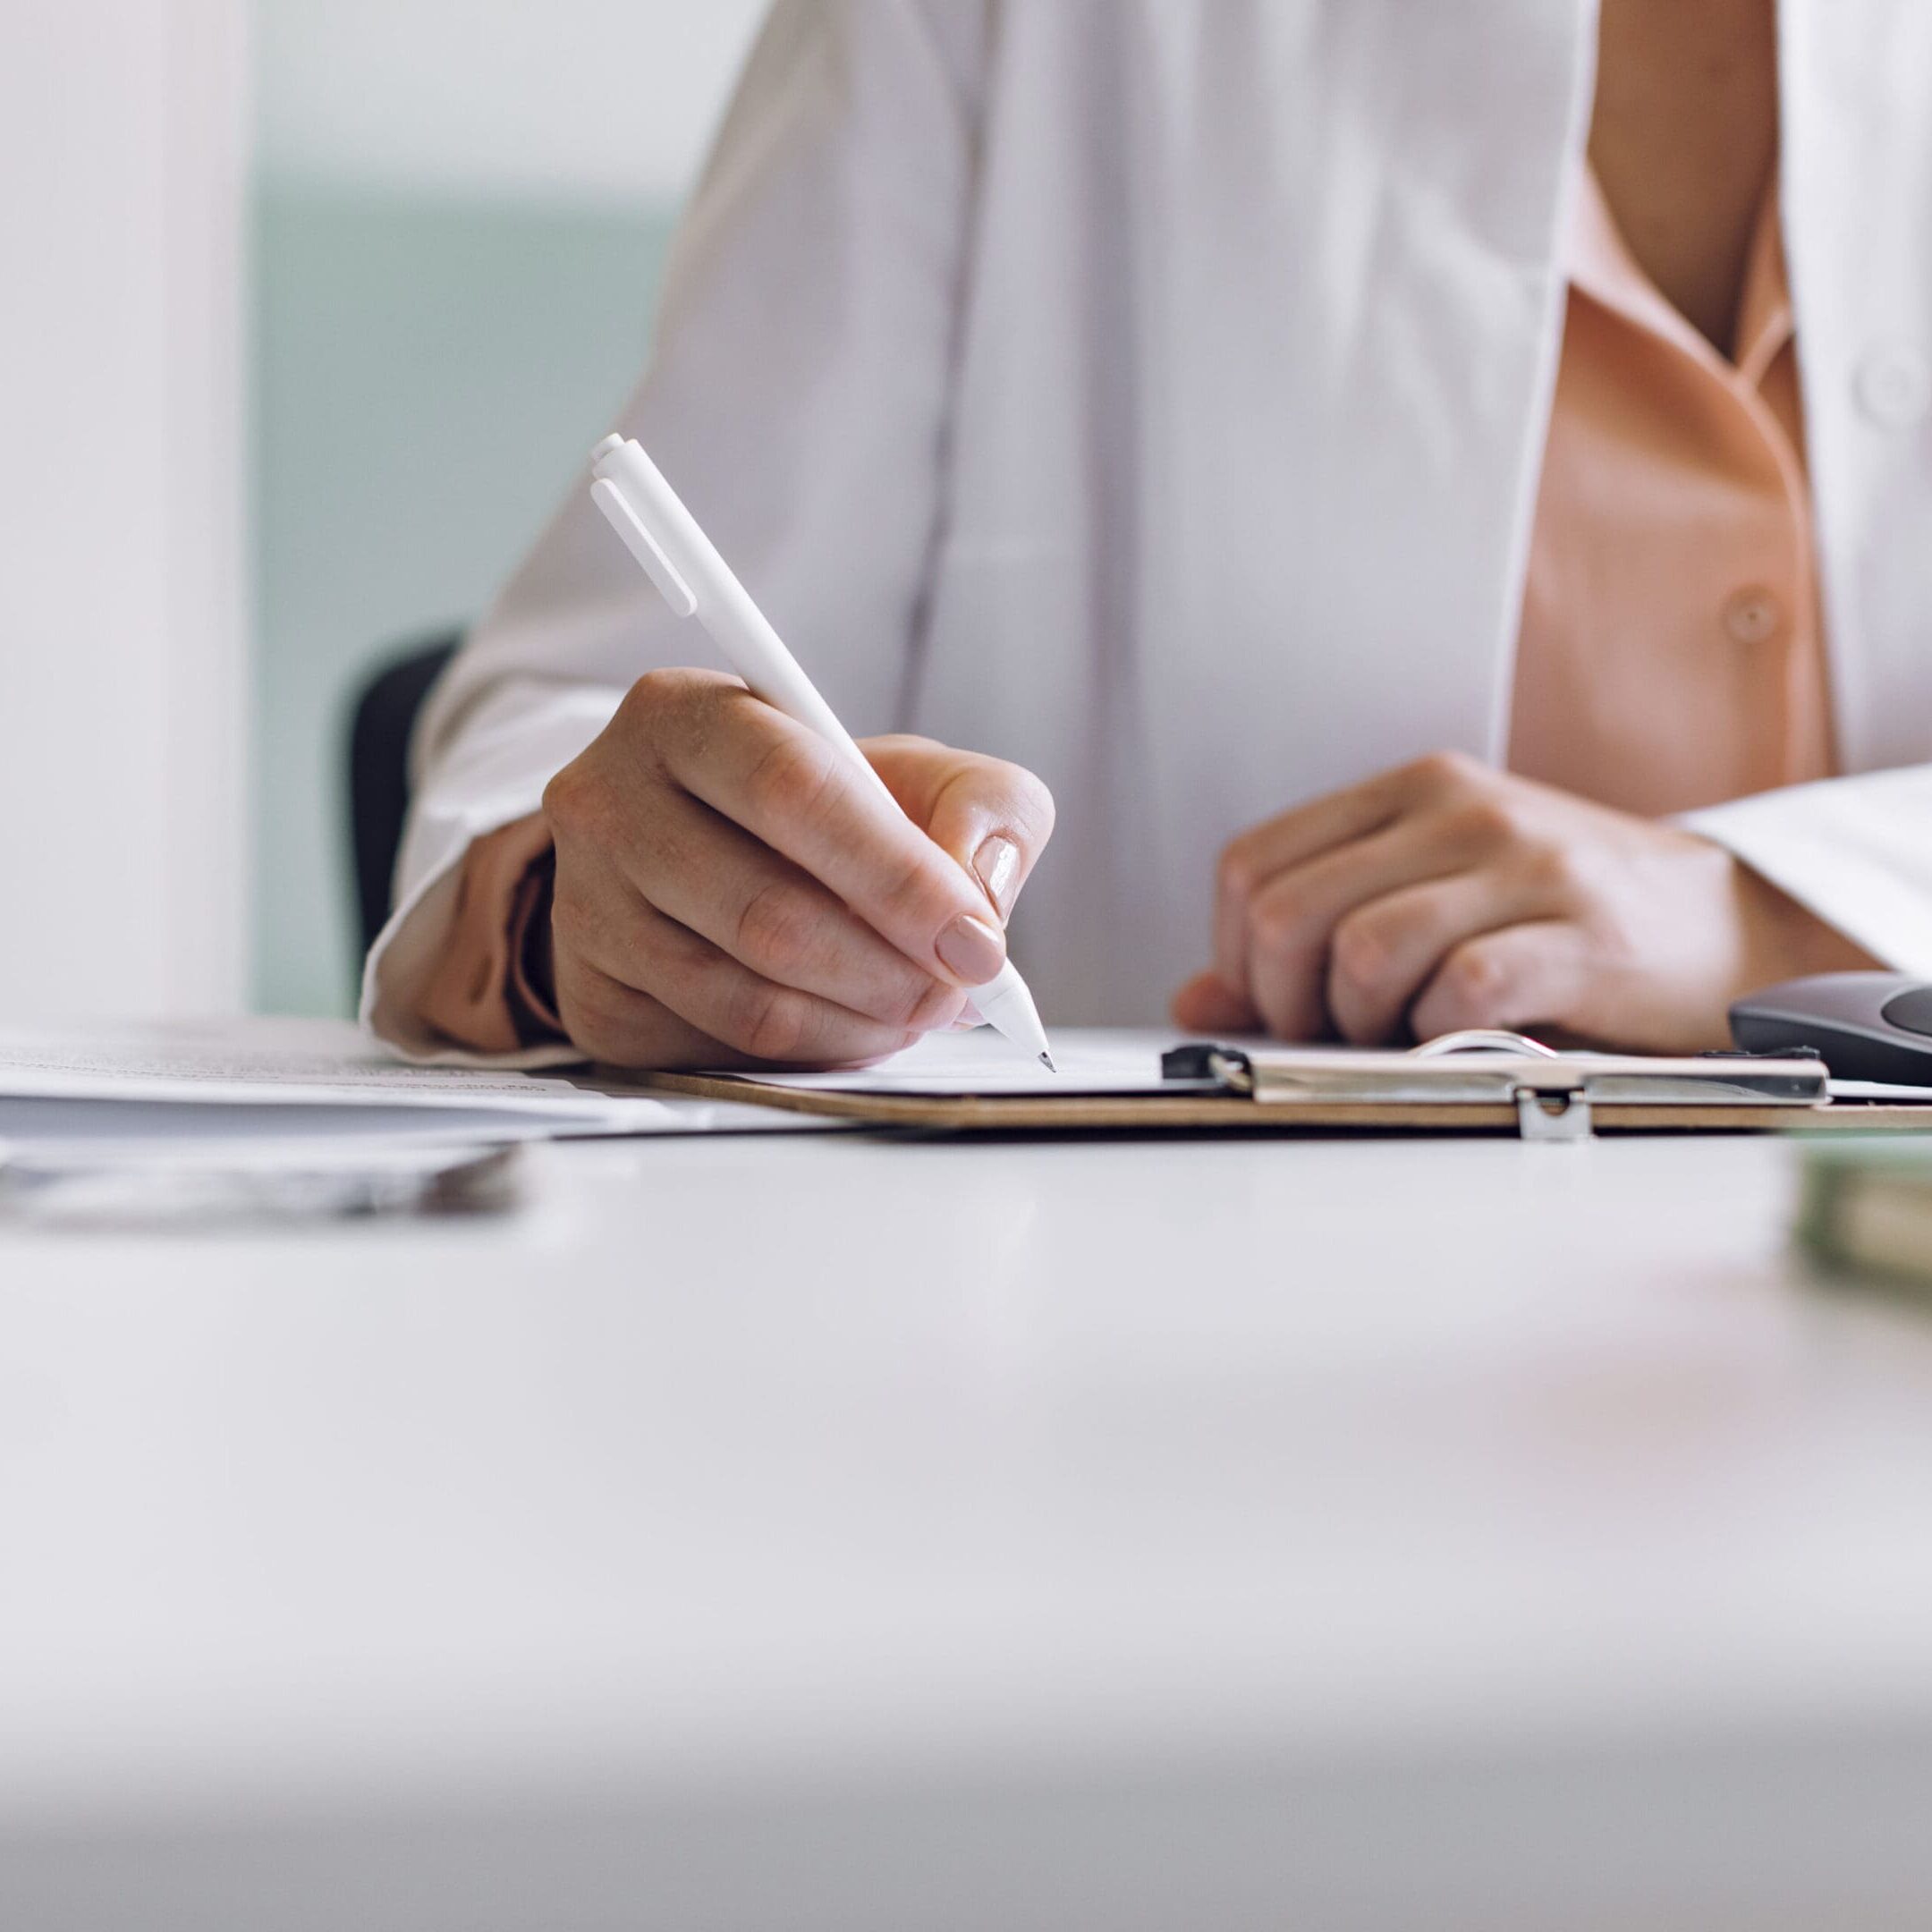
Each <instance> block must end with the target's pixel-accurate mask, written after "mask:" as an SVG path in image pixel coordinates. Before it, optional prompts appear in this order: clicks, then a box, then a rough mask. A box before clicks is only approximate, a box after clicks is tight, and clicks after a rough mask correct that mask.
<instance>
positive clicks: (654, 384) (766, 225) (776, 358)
mask: <svg viewBox="0 0 1932 1932" xmlns="http://www.w3.org/2000/svg"><path fill="white" fill-rule="evenodd" d="M984 33H985V9H984V8H983V7H981V6H979V5H977V4H962V0H781V4H778V5H777V6H775V8H774V9H773V11H772V13H771V14H770V16H769V17H768V19H767V22H766V24H765V27H764V30H763V32H762V33H761V35H760V36H759V38H758V43H757V46H756V47H755V48H754V50H753V52H752V55H751V57H750V63H749V64H748V65H747V67H746V70H745V72H744V75H743V77H742V79H741V82H740V84H739V89H738V93H737V96H736V98H735V100H734V102H733V106H732V108H731V111H730V113H729V114H728V115H727V117H726V120H725V123H724V128H723V130H722V131H721V133H720V135H719V138H718V141H717V144H716V148H715V149H714V151H713V154H712V156H711V158H710V161H709V163H708V165H707V168H706V170H705V174H704V176H703V179H702V181H701V182H700V183H699V189H698V191H697V193H696V195H695V197H694V199H693V200H692V203H691V208H690V209H689V211H688V213H687V215H686V216H685V219H684V221H683V224H682V227H681V230H680V233H679V235H678V239H677V241H676V243H675V244H674V248H673V250H672V258H671V262H670V266H669V268H668V271H667V275H666V279H665V296H664V300H663V302H662V305H661V308H660V312H659V316H658V322H657V335H656V343H655V347H654V352H653V354H652V357H651V360H650V365H649V368H648V370H647V372H646V374H645V377H644V380H643V382H642V384H641V385H640V387H639V389H638V390H637V392H636V393H635V394H634V395H633V396H632V397H631V400H630V402H628V403H627V404H626V406H625V407H624V409H623V411H622V413H621V414H620V416H619V418H618V419H617V421H616V423H615V425H614V427H615V428H618V429H619V430H621V431H622V432H623V434H625V435H627V436H635V437H637V438H638V439H639V441H640V442H641V443H642V444H643V445H644V446H645V447H646V448H647V449H648V450H649V451H650V453H651V454H652V455H653V456H654V457H655V458H656V459H657V463H658V465H659V467H660V468H661V469H662V470H664V472H665V476H666V477H667V478H668V479H670V481H671V483H672V484H673V486H674V487H675V488H676V489H677V490H678V492H679V493H680V495H681V496H683V498H684V499H685V501H686V502H687V503H688V504H690V506H691V510H692V512H693V513H695V515H696V516H697V518H698V520H699V522H700V523H702V524H703V525H704V526H705V527H706V529H707V530H708V531H709V532H710V534H711V536H712V538H714V540H715V541H716V544H717V546H718V547H719V549H720V550H721V551H722V552H723V553H724V555H725V557H726V558H727V559H728V560H729V561H730V562H731V563H732V564H733V567H734V568H735V569H736V570H737V572H738V573H739V575H740V576H741V578H742V579H743V580H744V582H745V584H746V587H747V588H748V589H750V592H751V594H752V596H753V597H756V598H757V599H758V602H759V603H760V605H761V606H763V607H764V608H765V610H766V612H767V614H768V615H769V616H770V617H771V619H772V620H773V622H774V623H775V624H776V625H777V627H778V629H779V631H781V633H782V634H784V636H785V637H786V639H787V640H788V641H789V642H790V643H791V645H792V648H793V649H794V650H795V651H796V652H797V654H798V656H799V657H800V658H801V661H802V662H803V663H804V664H805V665H806V666H807V667H808V669H809V671H810V673H811V675H812V677H813V680H814V682H817V683H818V686H819V688H820V689H821V690H822V691H824V692H825V694H826V698H827V699H829V700H830V702H831V704H832V706H833V708H834V709H835V710H836V711H837V712H838V713H839V715H840V716H841V717H842V718H843V720H844V721H845V723H846V724H848V725H849V726H850V727H851V729H852V732H853V733H855V734H856V735H860V736H863V735H865V734H867V733H872V732H879V731H885V730H890V729H893V728H894V727H895V726H896V725H897V724H899V723H900V722H901V720H902V713H903V710H904V707H905V703H906V699H907V695H908V692H909V689H910V683H911V658H912V652H913V649H914V645H915V637H916V632H917V628H918V612H919V607H920V604H921V601H922V597H923V594H924V590H925V586H926V580H927V577H928V572H929V569H930V562H931V556H932V552H933V548H934V542H935V537H936V527H937V522H938V519H939V516H940V513H941V504H940V485H939V478H940V474H941V461H940V456H941V450H942V447H943V445H944V441H945V434H946V408H947V397H948V393H949V389H950V371H951V363H952V359H953V346H954V331H955V325H956V318H957V311H958V309H959V306H960V301H961V297H962V284H963V281H964V272H965V271H964V258H965V249H966V236H967V233H968V230H969V226H970V199H971V192H972V179H973V159H974V150H975V145H976V136H975V129H976V115H977V99H978V94H979V64H980V62H981V59H982V54H983V47H982V42H983V38H984ZM599 427H600V428H601V427H602V426H599ZM585 454H586V462H588V457H589V450H588V445H587V447H586V452H585ZM716 662H717V660H716V655H715V653H714V652H713V650H712V649H711V648H710V646H709V644H708V640H706V639H705V638H704V637H703V636H702V635H701V634H700V633H699V631H697V630H696V629H695V627H693V626H691V625H690V624H687V623H680V622H679V621H677V620H676V619H674V617H673V616H672V614H671V613H670V611H669V610H668V609H667V608H666V607H665V606H664V605H663V604H662V602H661V601H659V599H658V598H657V593H656V592H655V591H654V590H653V589H652V588H651V586H650V584H649V581H648V579H646V578H645V576H644V575H643V573H642V572H640V570H639V569H638V567H637V565H636V564H635V563H633V562H632V561H631V558H630V556H629V555H627V554H626V553H625V551H624V549H623V547H622V546H621V545H620V544H619V543H618V542H617V540H616V538H614V536H613V535H612V533H611V531H610V530H609V529H608V528H607V527H606V525H605V524H604V522H603V521H602V519H601V517H599V515H598V514H597V511H596V509H595V508H594V507H593V506H592V504H590V502H589V495H588V488H587V487H577V486H573V487H572V489H571V491H570V494H569V497H568V499H567V501H566V502H565V504H564V506H563V509H562V510H561V511H560V512H559V513H558V514H557V516H556V517H555V521H553V522H552V523H551V525H550V527H549V528H548V530H546V531H545V533H544V535H543V536H542V538H540V539H539V541H538V544H537V547H536V548H535V550H534V551H533V552H532V553H531V555H530V557H529V558H528V560H527V561H526V562H525V563H524V564H523V565H522V567H521V570H520V571H519V572H518V573H517V574H516V576H515V578H514V579H513V580H512V582H511V584H510V586H509V588H508V589H506V590H505V591H504V595H503V597H501V599H500V600H499V601H498V603H497V604H496V607H495V608H494V609H493V610H492V611H491V612H490V614H488V616H487V618H486V619H485V620H484V622H483V623H481V624H480V625H479V627H478V628H477V630H476V631H474V632H473V633H472V634H471V636H470V640H469V641H468V643H467V644H466V645H465V647H464V648H463V650H462V653H461V654H460V656H459V657H458V658H457V660H456V662H455V663H454V665H453V666H452V668H451V670H450V672H449V674H447V675H446V676H445V678H444V679H443V680H442V681H441V682H440V683H439V684H438V686H437V688H436V692H435V694H434V695H433V697H432V699H431V700H430V703H429V705H428V708H427V710H426V713H425V716H424V718H423V721H422V724H421V726H420V727H419V731H418V733H417V740H416V744H415V748H414V751H415V756H414V760H413V776H414V788H413V789H414V803H413V807H412V809H411V817H410V822H409V825H408V827H407V830H406V833H405V837H404V842H403V848H402V856H401V859H400V860H399V863H398V868H397V877H396V891H395V902H396V911H395V913H394V917H393V918H392V919H390V921H389V923H388V925H387V926H386V928H385V929H384V931H383V933H382V935H381V936H380V937H379V938H378V939H377V943H376V945H375V947H374V948H373V949H372V951H371V953H370V954H369V962H368V965H367V967H366V969H365V972H364V977H363V992H362V1013H363V1019H364V1021H365V1022H366V1023H367V1024H368V1025H369V1026H370V1027H371V1028H372V1029H373V1030H375V1031H376V1032H377V1034H378V1035H379V1036H380V1037H381V1038H384V1039H386V1040H387V1041H388V1042H390V1043H391V1044H392V1045H393V1046H394V1047H398V1048H399V1049H401V1050H402V1051H403V1052H404V1053H406V1054H409V1055H412V1056H418V1057H423V1058H440V1059H460V1060H469V1059H476V1058H479V1057H481V1056H477V1055H467V1054H461V1053H458V1052H456V1051H454V1050H453V1048H452V1047H451V1046H450V1043H449V1042H448V1041H447V1040H445V1039H443V1038H439V1037H438V1036H436V1034H435V1033H434V1032H433V1031H432V1030H430V1029H429V1028H428V1026H427V1024H426V1022H425V1021H423V1019H422V1017H421V1013H420V1004H419V1001H420V994H421V989H422V987H423V984H424V982H425V979H426V978H427V975H428V972H429V970H431V969H432V968H433V966H434V964H435V962H436V958H437V954H438V949H439V948H440V946H441V945H442V944H443V942H444V938H445V934H446V932H447V930H448V927H449V922H450V917H451V912H452V909H453V897H454V893H455V885H456V879H455V875H456V872H457V869H459V867H460V865H461V862H462V855H463V852H464V851H465V850H466V849H467V847H468V845H469V843H470V841H471V840H472V839H474V838H476V837H478V836H479V835H482V834H484V833H486V832H489V831H493V830H494V829H496V827H497V826H501V825H504V824H507V823H508V822H509V821H510V820H512V819H514V818H521V817H523V816H524V815H525V814H527V813H530V812H532V811H534V810H536V809H537V808H538V803H539V801H540V800H541V798H542V795H543V791H544V787H545V785H546V784H547V783H548V781H549V779H550V778H551V777H552V776H553V775H555V772H556V771H557V770H558V769H559V768H560V767H563V765H565V764H567V763H569V762H570V760H571V759H572V758H574V757H575V756H576V755H577V754H578V752H580V750H582V749H583V748H584V747H585V746H586V745H588V744H589V742H590V741H591V740H592V739H594V738H595V737H596V736H597V733H599V732H600V731H601V730H602V729H603V727H604V726H605V724H606V723H607V722H608V721H609V719H610V716H611V715H612V713H613V712H614V710H615V709H616V707H617V705H618V702H619V701H620V699H622V697H623V693H624V692H625V691H627V690H628V689H629V688H630V686H631V684H632V683H633V682H635V681H636V680H637V679H638V678H639V677H640V676H641V675H642V674H644V673H646V672H648V671H650V670H653V669H659V668H663V667H666V666H670V665H685V664H697V665H716ZM568 1057H571V1055H569V1053H568V1050H567V1049H558V1048H551V1049H547V1050H540V1051H538V1052H535V1053H531V1054H526V1055H518V1056H513V1057H512V1058H511V1059H510V1060H508V1061H504V1060H502V1059H498V1060H495V1061H493V1062H492V1063H496V1064H504V1063H525V1064H533V1063H544V1062H549V1063H555V1061H557V1060H559V1059H563V1058H568Z"/></svg>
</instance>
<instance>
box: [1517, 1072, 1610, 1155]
mask: <svg viewBox="0 0 1932 1932" xmlns="http://www.w3.org/2000/svg"><path fill="white" fill-rule="evenodd" d="M1516 1131H1517V1132H1518V1133H1519V1134H1521V1136H1522V1138H1523V1139H1524V1140H1530V1141H1536V1142H1538V1144H1540V1145H1542V1146H1546V1147H1573V1146H1575V1145H1576V1144H1577V1143H1578V1142H1579V1141H1581V1140H1590V1139H1591V1138H1593V1136H1594V1135H1595V1133H1596V1123H1595V1121H1594V1120H1593V1119H1592V1118H1591V1114H1590V1103H1589V1095H1588V1094H1587V1093H1585V1092H1584V1091H1583V1089H1581V1088H1580V1087H1557V1088H1539V1087H1519V1088H1518V1089H1516Z"/></svg>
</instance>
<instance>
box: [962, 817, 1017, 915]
mask: <svg viewBox="0 0 1932 1932" xmlns="http://www.w3.org/2000/svg"><path fill="white" fill-rule="evenodd" d="M973 870H974V871H975V872H977V873H978V874H979V883H980V884H981V885H984V886H985V887H986V890H987V898H988V899H990V900H991V901H992V902H993V903H994V905H995V906H996V908H997V909H998V911H999V916H1000V917H1001V918H1002V919H1004V918H1005V917H1006V916H1007V914H1008V913H1010V912H1011V911H1013V897H1014V894H1017V893H1018V891H1019V890H1020V848H1019V847H1018V846H1017V845H1016V844H1014V843H1013V841H1012V840H1011V839H1010V838H1008V837H1007V836H1006V835H1005V834H1004V832H996V833H995V834H994V835H993V836H992V837H991V838H989V839H988V840H987V842H986V843H985V844H983V845H982V846H981V847H980V848H979V851H978V852H975V853H974V854H973Z"/></svg>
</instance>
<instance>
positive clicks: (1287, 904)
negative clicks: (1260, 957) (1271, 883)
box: [1248, 893, 1303, 957]
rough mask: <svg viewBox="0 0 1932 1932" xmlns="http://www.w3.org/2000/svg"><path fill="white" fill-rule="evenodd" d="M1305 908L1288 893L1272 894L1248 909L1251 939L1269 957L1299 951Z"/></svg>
mask: <svg viewBox="0 0 1932 1932" xmlns="http://www.w3.org/2000/svg"><path fill="white" fill-rule="evenodd" d="M1302 923H1303V922H1302V916H1301V907H1300V906H1298V905H1297V904H1296V903H1295V902H1294V901H1293V900H1292V898H1290V897H1289V896H1288V895H1287V894H1285V893H1268V894H1263V896H1262V897H1261V898H1260V899H1258V900H1257V901H1255V902H1254V903H1253V904H1251V905H1250V907H1249V910H1248V932H1249V937H1250V940H1251V941H1252V942H1253V945H1254V946H1255V949H1256V950H1257V951H1258V952H1259V953H1264V954H1267V956H1269V957H1279V956H1281V955H1283V954H1286V953H1293V952H1295V951H1297V950H1298V949H1299V948H1300V946H1301V943H1302V938H1303V933H1302Z"/></svg>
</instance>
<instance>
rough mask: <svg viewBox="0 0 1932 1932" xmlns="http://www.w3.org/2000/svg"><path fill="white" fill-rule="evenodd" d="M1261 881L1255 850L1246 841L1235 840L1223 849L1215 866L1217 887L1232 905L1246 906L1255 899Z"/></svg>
mask: <svg viewBox="0 0 1932 1932" xmlns="http://www.w3.org/2000/svg"><path fill="white" fill-rule="evenodd" d="M1259 883H1260V881H1259V878H1258V872H1257V867H1256V860H1255V854H1254V852H1253V849H1252V848H1251V847H1250V845H1249V843H1248V842H1247V840H1245V839H1234V840H1233V841H1232V842H1231V843H1228V844H1227V845H1225V846H1224V847H1223V848H1222V852H1221V856H1220V858H1219V860H1216V865H1215V887H1216V891H1217V892H1218V893H1219V894H1220V896H1221V897H1222V898H1223V899H1224V900H1225V901H1226V902H1228V903H1229V904H1230V905H1234V906H1245V905H1247V904H1248V903H1249V902H1250V901H1251V900H1252V899H1253V897H1254V895H1255V890H1256V887H1257V886H1258V885H1259Z"/></svg>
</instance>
